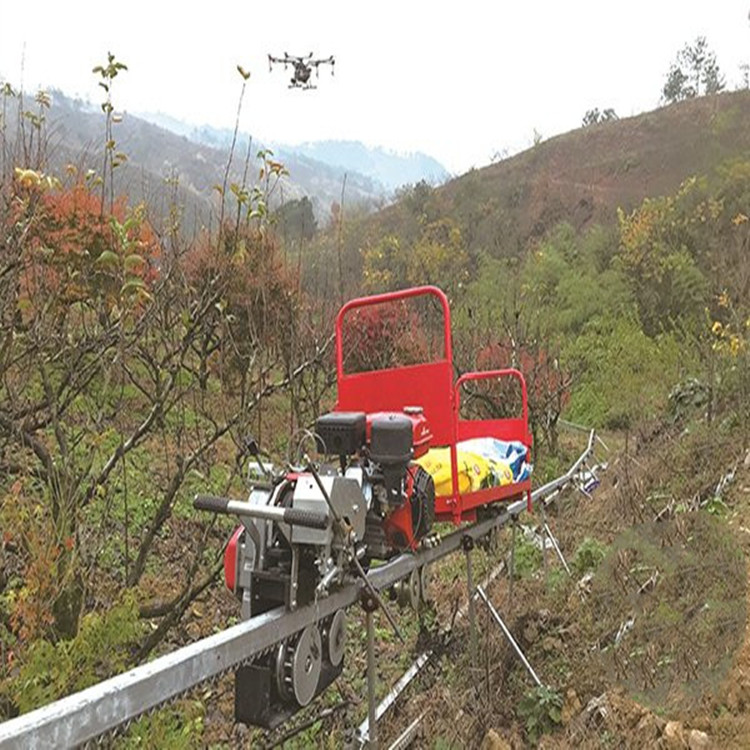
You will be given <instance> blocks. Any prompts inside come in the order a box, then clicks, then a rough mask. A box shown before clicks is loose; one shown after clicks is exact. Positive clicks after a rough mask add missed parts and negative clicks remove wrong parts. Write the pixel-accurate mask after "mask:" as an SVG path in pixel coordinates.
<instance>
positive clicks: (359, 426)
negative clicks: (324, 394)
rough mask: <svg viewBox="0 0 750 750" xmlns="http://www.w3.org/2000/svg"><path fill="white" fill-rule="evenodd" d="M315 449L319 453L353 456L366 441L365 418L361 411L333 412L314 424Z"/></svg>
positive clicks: (319, 418)
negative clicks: (316, 448)
mask: <svg viewBox="0 0 750 750" xmlns="http://www.w3.org/2000/svg"><path fill="white" fill-rule="evenodd" d="M315 433H316V436H317V438H318V439H317V447H318V450H319V451H320V452H321V453H325V454H326V455H329V456H331V455H336V456H353V455H354V454H355V453H359V451H360V450H361V449H362V447H363V446H364V444H365V442H366V440H367V416H366V415H365V413H364V412H362V411H334V412H330V413H329V414H324V415H323V416H322V417H318V419H317V421H316V422H315Z"/></svg>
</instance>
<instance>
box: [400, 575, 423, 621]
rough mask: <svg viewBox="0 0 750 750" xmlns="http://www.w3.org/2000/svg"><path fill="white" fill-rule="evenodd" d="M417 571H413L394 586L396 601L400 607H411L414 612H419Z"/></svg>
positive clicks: (418, 579) (418, 578)
mask: <svg viewBox="0 0 750 750" xmlns="http://www.w3.org/2000/svg"><path fill="white" fill-rule="evenodd" d="M419 589H420V575H419V570H417V569H414V570H412V572H411V573H410V574H409V575H408V576H407V577H406V578H404V579H403V580H401V581H399V582H398V583H397V584H396V601H397V602H398V604H399V606H400V607H411V609H413V610H414V611H415V612H417V611H419V601H420V599H419V593H420V592H419Z"/></svg>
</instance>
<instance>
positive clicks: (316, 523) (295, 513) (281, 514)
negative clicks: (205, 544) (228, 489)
mask: <svg viewBox="0 0 750 750" xmlns="http://www.w3.org/2000/svg"><path fill="white" fill-rule="evenodd" d="M193 507H194V508H195V509H196V510H207V511H210V512H211V513H223V514H226V515H235V516H249V517H250V518H261V519H263V520H265V521H276V522H277V523H288V524H289V525H290V526H306V527H307V528H310V529H327V528H328V515H327V514H326V513H316V512H315V511H312V510H301V509H299V508H277V507H276V506H274V505H253V504H251V503H244V502H241V501H239V500H232V499H231V498H228V497H218V496H217V495H196V496H195V500H193Z"/></svg>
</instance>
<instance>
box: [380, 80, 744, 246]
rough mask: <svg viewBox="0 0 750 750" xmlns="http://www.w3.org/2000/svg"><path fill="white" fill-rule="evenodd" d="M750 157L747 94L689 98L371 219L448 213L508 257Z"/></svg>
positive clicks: (530, 153) (559, 142) (398, 229)
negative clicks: (559, 227) (563, 228)
mask: <svg viewBox="0 0 750 750" xmlns="http://www.w3.org/2000/svg"><path fill="white" fill-rule="evenodd" d="M748 154H750V92H748V91H739V92H733V93H725V94H719V95H717V96H712V97H702V98H698V99H693V100H688V101H685V102H682V103H679V104H675V105H672V106H669V107H664V108H662V109H658V110H655V111H653V112H648V113H645V114H642V115H637V116H635V117H628V118H624V119H622V120H617V121H614V122H607V123H601V124H597V125H592V126H589V127H587V128H581V129H578V130H574V131H572V132H570V133H566V134H564V135H560V136H556V137H554V138H550V139H549V140H547V141H543V142H542V143H539V144H538V145H537V146H534V147H532V148H531V149H529V150H527V151H524V152H522V153H520V154H518V155H516V156H514V157H512V158H510V159H506V160H504V161H501V162H498V163H496V164H492V165H490V166H487V167H484V168H482V169H476V170H472V171H470V172H468V173H467V174H465V175H463V176H461V177H458V178H457V179H455V180H452V181H450V182H448V183H447V184H446V185H445V186H444V187H441V188H438V189H436V190H434V191H425V194H424V195H423V196H419V195H415V194H413V193H412V195H410V196H406V197H407V200H402V201H401V202H399V203H397V204H396V205H394V206H391V207H389V208H387V209H386V210H385V211H383V212H381V213H380V214H379V215H378V217H377V218H375V219H374V220H373V221H374V222H376V223H377V230H378V231H379V232H380V233H382V234H385V233H395V234H399V235H402V236H403V235H406V236H408V235H410V234H411V233H412V232H413V231H414V226H413V225H414V222H413V219H414V216H415V214H416V215H418V214H419V213H420V211H424V212H426V213H427V214H429V215H430V217H431V218H433V217H437V216H450V217H452V218H453V219H454V220H455V221H456V222H457V223H458V225H459V226H460V228H461V231H462V232H463V234H464V238H465V240H466V242H467V245H468V248H469V249H470V250H486V251H488V252H490V253H491V254H493V255H496V256H501V255H509V254H514V253H516V252H517V251H519V250H521V249H523V248H524V247H525V245H526V243H527V241H528V240H529V239H533V238H538V237H541V236H543V235H544V233H545V232H546V231H548V230H549V229H551V228H552V227H553V226H554V225H555V224H557V223H559V222H560V221H567V222H569V223H571V224H572V225H573V226H574V227H575V228H576V229H584V228H586V227H587V226H590V225H592V224H595V223H601V224H608V223H612V222H613V221H614V220H615V218H616V210H617V208H618V207H622V208H624V209H626V210H628V209H631V208H633V207H635V206H636V205H637V204H638V203H640V201H641V200H643V198H645V197H647V196H657V195H665V194H668V193H672V192H674V191H676V190H677V188H678V187H679V185H680V183H681V182H682V181H683V180H684V179H685V178H687V177H689V176H691V175H694V174H705V173H708V172H710V171H711V170H712V169H713V168H714V167H715V166H716V165H717V164H719V163H720V162H722V161H724V160H726V159H732V158H740V157H745V156H747V155H748Z"/></svg>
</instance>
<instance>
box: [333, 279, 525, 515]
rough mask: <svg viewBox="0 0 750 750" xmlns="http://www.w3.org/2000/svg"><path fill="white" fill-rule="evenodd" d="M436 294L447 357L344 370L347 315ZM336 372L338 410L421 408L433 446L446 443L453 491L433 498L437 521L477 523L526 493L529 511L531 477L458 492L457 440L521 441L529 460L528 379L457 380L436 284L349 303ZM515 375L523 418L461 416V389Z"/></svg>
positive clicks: (494, 374) (503, 373)
mask: <svg viewBox="0 0 750 750" xmlns="http://www.w3.org/2000/svg"><path fill="white" fill-rule="evenodd" d="M430 295H431V296H433V297H436V298H437V300H438V302H439V303H440V306H441V308H442V317H443V321H442V322H443V356H442V358H438V359H435V360H434V361H431V362H425V363H421V364H415V365H407V366H402V367H392V368H389V369H383V370H370V371H367V372H356V373H347V372H345V371H344V351H343V329H344V319H345V317H346V315H347V314H348V313H351V312H352V311H353V310H355V309H358V308H363V307H369V306H372V305H381V304H384V303H391V302H398V301H401V300H407V299H411V298H415V297H421V296H430ZM336 375H337V380H338V401H337V403H336V411H364V412H368V413H371V412H379V411H403V410H404V409H405V408H409V407H415V406H420V407H422V409H423V411H424V415H425V417H426V418H427V421H428V424H429V428H430V431H431V433H432V447H439V446H448V447H449V448H450V458H451V476H452V492H451V494H450V495H444V496H439V497H436V498H435V517H436V520H439V521H453V522H454V523H456V524H458V523H460V522H461V521H473V520H475V518H476V510H477V508H478V507H481V506H485V505H488V504H490V503H494V502H497V501H499V500H511V499H518V498H519V497H521V496H523V495H524V494H526V496H527V500H528V503H529V510H531V479H526V480H523V481H521V482H516V483H514V484H509V485H505V486H501V487H489V488H487V489H482V490H478V491H475V492H465V493H460V492H459V484H458V460H457V450H456V445H457V443H459V442H461V441H463V440H468V439H470V438H487V437H490V438H497V439H499V440H507V441H511V440H514V441H515V440H518V441H520V442H522V443H523V444H524V445H525V446H526V449H527V456H526V457H527V461H529V462H530V461H531V434H530V432H529V427H528V399H527V393H526V381H525V380H524V378H523V375H522V374H521V373H520V372H519V371H518V370H515V369H504V370H489V371H484V372H469V373H465V374H463V375H461V376H460V377H459V378H458V380H456V381H455V383H454V381H453V347H452V343H451V317H450V307H449V305H448V298H447V297H446V296H445V294H444V293H443V292H442V290H440V289H438V288H437V287H434V286H421V287H415V288H412V289H404V290H402V291H398V292H389V293H387V294H378V295H374V296H372V297H361V298H359V299H354V300H351V301H350V302H347V303H346V304H345V305H344V306H343V307H342V308H341V310H340V311H339V314H338V317H337V318H336ZM498 378H515V379H517V380H518V383H519V386H520V389H521V416H520V417H518V418H510V419H461V417H460V405H461V401H460V399H461V387H462V386H463V384H464V383H466V382H469V381H476V380H488V379H498Z"/></svg>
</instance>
